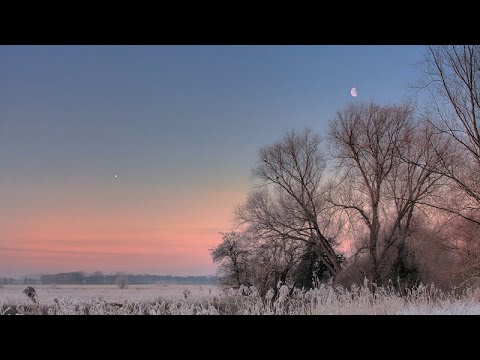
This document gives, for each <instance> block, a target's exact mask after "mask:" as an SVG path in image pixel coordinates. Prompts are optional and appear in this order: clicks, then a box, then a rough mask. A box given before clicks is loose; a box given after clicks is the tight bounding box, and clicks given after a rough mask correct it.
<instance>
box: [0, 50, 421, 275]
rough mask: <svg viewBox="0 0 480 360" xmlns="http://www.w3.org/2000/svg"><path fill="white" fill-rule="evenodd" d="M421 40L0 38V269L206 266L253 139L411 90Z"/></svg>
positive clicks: (246, 177) (158, 270)
mask: <svg viewBox="0 0 480 360" xmlns="http://www.w3.org/2000/svg"><path fill="white" fill-rule="evenodd" d="M424 51H425V49H424V48H423V46H346V45H344V46H261V45H257V46H0V276H21V275H22V274H28V273H52V272H66V271H77V270H83V271H87V272H92V271H96V270H99V271H104V272H106V273H110V272H112V273H113V272H117V271H124V272H132V273H150V274H160V275H162V274H165V275H214V274H215V271H216V266H215V265H214V264H213V263H212V261H211V258H210V254H209V252H208V249H210V248H213V247H215V246H216V245H218V244H219V243H220V242H221V235H220V234H219V232H222V231H228V230H229V229H230V228H231V226H232V220H233V209H234V208H235V206H236V205H238V204H239V203H241V202H242V201H243V199H245V196H246V194H247V192H248V190H249V189H250V187H251V179H250V169H251V168H252V167H253V166H254V165H255V161H256V154H257V151H258V148H259V147H261V146H264V145H268V144H271V143H273V142H275V141H276V140H278V139H279V138H280V137H281V136H282V135H283V134H284V133H285V131H286V130H289V129H292V128H294V129H302V128H304V127H307V126H308V127H311V128H313V129H315V130H318V131H320V132H325V131H326V129H327V126H328V122H329V121H330V120H331V119H332V117H333V116H334V115H335V112H336V111H337V110H339V109H340V108H342V107H343V106H345V105H346V104H347V103H349V102H351V101H370V100H374V101H377V102H379V103H393V102H398V101H401V100H403V99H405V98H406V97H409V96H411V93H412V90H411V85H412V84H414V83H415V81H417V80H418V78H419V70H418V67H416V64H418V62H419V61H420V60H421V59H422V56H423V54H424ZM352 87H356V88H357V90H358V96H357V97H356V98H353V97H352V96H351V95H350V89H351V88H352ZM115 175H117V176H115Z"/></svg>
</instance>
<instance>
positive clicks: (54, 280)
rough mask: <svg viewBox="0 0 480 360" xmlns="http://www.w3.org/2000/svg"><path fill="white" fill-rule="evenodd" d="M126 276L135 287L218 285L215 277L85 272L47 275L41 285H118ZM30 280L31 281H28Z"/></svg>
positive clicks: (128, 281) (42, 277) (42, 279)
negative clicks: (152, 285)
mask: <svg viewBox="0 0 480 360" xmlns="http://www.w3.org/2000/svg"><path fill="white" fill-rule="evenodd" d="M120 275H121V276H126V277H127V283H128V284H131V285H134V284H137V285H142V284H143V285H146V284H182V285H213V284H216V283H217V278H216V277H215V276H171V275H149V274H147V275H135V274H110V275H105V274H103V273H101V272H95V273H93V274H85V273H83V272H80V271H78V272H68V273H58V274H47V275H42V276H41V277H40V283H41V284H59V285H62V284H63V285H68V284H72V285H77V284H92V285H93V284H108V285H114V284H116V283H117V279H118V277H119V276H120ZM26 280H30V279H26Z"/></svg>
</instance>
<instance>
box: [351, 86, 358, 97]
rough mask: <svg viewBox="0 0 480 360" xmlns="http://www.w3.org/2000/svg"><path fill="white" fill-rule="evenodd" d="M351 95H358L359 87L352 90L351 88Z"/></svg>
mask: <svg viewBox="0 0 480 360" xmlns="http://www.w3.org/2000/svg"><path fill="white" fill-rule="evenodd" d="M350 95H352V96H353V97H357V95H358V93H357V88H352V90H350Z"/></svg>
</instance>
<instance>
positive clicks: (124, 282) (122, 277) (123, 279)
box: [116, 273, 128, 290]
mask: <svg viewBox="0 0 480 360" xmlns="http://www.w3.org/2000/svg"><path fill="white" fill-rule="evenodd" d="M116 283H117V286H118V287H119V288H120V289H122V290H123V289H126V288H127V287H128V277H127V275H126V274H124V273H118V274H117V279H116Z"/></svg>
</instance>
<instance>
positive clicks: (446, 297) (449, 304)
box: [0, 282, 480, 315]
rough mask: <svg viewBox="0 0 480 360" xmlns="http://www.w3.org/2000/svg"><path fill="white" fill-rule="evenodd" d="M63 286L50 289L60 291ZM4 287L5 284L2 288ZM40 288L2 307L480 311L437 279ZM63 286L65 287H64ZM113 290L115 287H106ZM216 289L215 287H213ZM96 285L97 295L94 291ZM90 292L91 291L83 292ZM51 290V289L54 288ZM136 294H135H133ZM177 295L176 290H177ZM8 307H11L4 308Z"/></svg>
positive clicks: (478, 303)
mask: <svg viewBox="0 0 480 360" xmlns="http://www.w3.org/2000/svg"><path fill="white" fill-rule="evenodd" d="M61 289H62V288H60V289H50V290H55V291H57V292H58V291H59V290H61ZM3 290H5V289H2V291H3ZM42 290H48V288H43V289H42V288H39V289H37V295H38V298H39V302H40V304H42V305H41V306H38V305H35V304H34V305H31V304H28V305H27V304H25V300H26V299H25V295H23V299H22V301H21V302H19V303H12V302H11V301H10V302H9V301H5V299H4V298H2V296H1V295H2V291H0V309H1V310H0V313H4V314H13V313H18V314H38V313H42V314H50V315H55V314H57V315H59V314H62V315H63V314H64V315H89V314H91V315H130V314H135V315H217V314H219V315H221V314H238V315H343V314H358V315H366V314H373V315H375V314H382V315H395V314H480V290H479V289H467V290H465V291H464V292H463V293H461V294H454V293H445V292H442V291H440V290H438V289H436V288H435V287H434V286H433V285H430V286H419V287H417V288H415V289H411V290H409V291H407V292H406V293H405V294H404V295H403V296H400V295H399V294H398V293H397V292H396V291H395V289H394V288H393V287H386V288H383V287H382V288H380V287H379V288H377V287H375V286H371V285H370V284H368V283H367V282H365V283H364V284H363V285H362V286H354V287H352V288H351V289H344V288H342V287H339V286H337V287H334V286H331V285H319V286H317V287H316V288H315V289H311V290H308V291H305V290H300V289H295V290H294V291H290V289H289V288H288V287H286V286H281V287H279V289H278V295H277V296H276V297H275V298H274V297H273V294H274V292H273V291H270V292H269V293H268V294H267V296H266V297H265V299H262V298H260V297H259V295H258V292H257V290H256V289H255V288H254V287H241V288H240V289H237V290H234V289H228V290H225V291H220V290H219V289H218V288H215V287H205V286H204V287H199V286H189V287H187V286H176V287H171V286H167V287H162V286H143V287H137V288H129V289H126V290H120V289H118V287H117V288H116V290H117V294H125V292H126V291H128V292H129V293H130V295H129V296H128V298H123V299H119V298H110V299H106V298H104V297H102V296H101V295H100V296H98V294H99V293H100V294H103V293H104V291H106V289H105V288H103V287H73V286H72V287H69V288H68V290H69V293H70V295H72V294H74V293H83V294H84V296H83V297H72V296H70V297H56V298H54V299H53V301H52V302H53V303H51V304H50V303H49V304H47V303H43V299H42V293H43V294H45V292H43V291H42ZM63 290H65V289H63ZM107 290H108V291H110V293H109V294H110V295H115V293H114V292H113V288H107ZM212 290H213V291H212ZM95 291H97V292H96V294H97V296H95V295H94V294H95ZM85 293H88V294H89V296H85ZM50 294H51V293H50ZM133 294H136V295H137V298H136V299H135V300H132V299H131V296H133ZM175 295H177V296H175ZM7 308H10V309H9V310H8V311H6V310H5V309H7Z"/></svg>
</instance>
